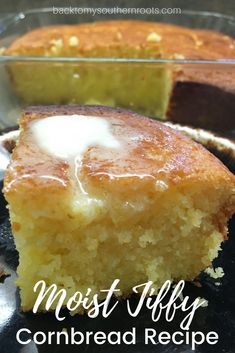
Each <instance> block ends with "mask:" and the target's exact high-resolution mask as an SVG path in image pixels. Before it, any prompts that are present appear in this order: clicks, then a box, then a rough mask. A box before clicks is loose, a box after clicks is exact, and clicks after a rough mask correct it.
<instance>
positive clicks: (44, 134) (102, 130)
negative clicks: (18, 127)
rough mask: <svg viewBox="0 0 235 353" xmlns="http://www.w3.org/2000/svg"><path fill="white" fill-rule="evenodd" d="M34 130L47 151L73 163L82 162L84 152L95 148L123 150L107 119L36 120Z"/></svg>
mask: <svg viewBox="0 0 235 353" xmlns="http://www.w3.org/2000/svg"><path fill="white" fill-rule="evenodd" d="M31 129H32V132H33V135H34V137H35V139H36V142H37V144H38V145H39V147H41V148H42V149H43V150H44V151H46V152H48V153H49V154H51V155H54V156H56V157H59V158H63V159H66V160H68V161H71V159H74V158H75V159H76V160H81V159H82V155H83V153H84V152H85V151H86V150H87V149H88V148H89V147H90V146H95V145H100V146H104V147H107V148H117V147H120V143H119V141H118V140H117V139H116V138H115V137H114V135H113V134H112V132H111V129H110V124H109V123H108V121H107V120H105V119H102V118H100V117H95V116H85V115H70V116H68V115H60V116H50V117H47V118H45V119H43V120H38V121H33V122H32V123H31Z"/></svg>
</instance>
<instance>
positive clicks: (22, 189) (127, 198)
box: [4, 106, 234, 310]
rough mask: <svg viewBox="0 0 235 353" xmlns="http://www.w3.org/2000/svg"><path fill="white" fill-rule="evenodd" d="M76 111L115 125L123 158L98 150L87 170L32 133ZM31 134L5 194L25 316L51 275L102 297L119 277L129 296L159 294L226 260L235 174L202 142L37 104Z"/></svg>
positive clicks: (25, 129)
mask: <svg viewBox="0 0 235 353" xmlns="http://www.w3.org/2000/svg"><path fill="white" fill-rule="evenodd" d="M73 114H77V115H87V116H95V117H99V118H102V119H105V120H107V121H108V122H109V124H110V126H111V130H112V134H113V135H114V137H115V139H117V140H118V141H119V142H120V145H121V146H123V147H121V149H119V150H118V153H117V151H116V150H115V149H110V148H105V147H102V146H92V147H89V148H88V150H87V151H86V152H85V153H84V155H83V159H82V163H81V164H80V168H79V171H77V174H74V164H71V162H70V163H68V162H67V161H64V160H63V159H61V158H57V157H55V156H52V155H47V154H46V153H45V152H44V151H42V150H41V149H40V148H39V146H37V144H36V143H35V140H34V139H33V138H32V133H31V128H30V126H31V122H32V121H34V120H35V121H36V120H42V119H44V118H46V117H48V116H53V115H73ZM81 119H82V117H81ZM21 129H22V132H21V137H20V140H19V143H18V145H17V147H16V148H15V150H14V153H13V159H12V162H11V164H10V166H9V168H8V170H7V172H6V178H5V182H4V192H5V196H6V199H7V200H8V202H9V205H10V217H11V223H12V229H13V232H14V236H15V241H16V246H17V249H18V251H19V253H20V265H19V268H18V280H17V283H18V285H19V287H20V289H21V292H20V293H21V302H22V306H23V309H24V310H30V308H32V306H33V304H34V301H35V293H33V292H32V287H33V285H34V284H35V282H37V281H38V280H41V279H44V280H45V281H46V283H47V285H48V286H49V285H50V284H52V283H56V284H57V285H58V288H59V289H60V288H66V290H67V293H68V295H69V296H71V295H72V294H73V293H74V292H76V290H77V289H78V288H79V290H80V291H81V292H82V293H86V290H87V288H88V287H90V288H91V289H92V291H93V292H95V293H98V292H99V290H100V289H102V288H108V287H109V286H110V284H111V283H112V282H113V280H114V279H115V278H119V279H120V289H121V294H122V295H127V294H128V293H130V291H131V288H132V287H133V286H134V285H136V284H140V283H145V282H146V281H147V280H152V281H153V282H154V286H155V288H159V286H160V285H162V284H163V282H164V281H165V280H167V279H172V280H178V279H186V280H187V279H189V280H192V279H193V278H195V276H197V275H198V273H199V272H200V271H201V270H203V269H204V268H206V267H208V266H209V265H210V263H211V261H212V260H213V259H214V258H215V257H216V256H217V253H218V251H219V249H220V244H221V242H222V241H223V239H224V237H225V236H226V223H227V219H228V217H229V216H230V215H231V214H232V213H233V212H234V199H233V198H232V194H233V193H234V176H233V175H232V174H231V173H230V172H229V171H228V170H227V169H226V168H225V167H224V166H223V165H222V164H221V163H220V162H219V161H218V160H217V159H216V158H215V157H214V156H212V155H211V154H210V153H209V152H207V151H206V150H204V149H203V148H202V147H201V146H199V145H197V144H196V143H194V142H192V141H191V140H189V139H188V138H186V137H184V136H182V135H181V134H179V133H177V132H176V131H174V130H172V129H170V128H167V127H166V126H164V125H162V124H160V123H158V122H156V121H152V120H150V119H146V118H144V117H141V116H139V115H137V114H134V113H131V112H128V111H125V110H121V109H116V110H114V109H111V108H107V107H94V106H93V107H89V106H80V107H79V106H69V107H57V106H55V107H33V108H30V109H29V110H27V111H26V112H25V113H24V114H23V116H22V119H21ZM81 185H82V187H83V189H84V190H85V191H86V193H85V194H84V192H83V191H82V189H81V187H80V186H81ZM195 244H197V246H195ZM31 254H34V255H33V257H32V256H31Z"/></svg>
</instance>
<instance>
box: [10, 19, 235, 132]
mask: <svg viewBox="0 0 235 353" xmlns="http://www.w3.org/2000/svg"><path fill="white" fill-rule="evenodd" d="M4 55H16V56H33V57H46V58H54V59H55V61H53V62H52V61H50V62H49V61H48V62H37V61H31V62H30V61H28V62H12V63H11V64H9V66H8V68H9V72H10V76H11V80H12V84H13V87H14V90H15V92H16V93H17V95H18V96H20V97H21V98H22V99H23V100H24V101H25V102H26V103H29V104H54V103H55V104H65V103H82V104H84V103H86V104H105V105H111V106H119V107H123V108H130V109H132V110H135V111H138V112H141V113H144V114H146V115H149V116H152V117H159V118H162V119H166V118H168V119H170V120H172V121H175V122H180V123H186V124H187V125H188V124H191V125H194V126H200V127H206V128H216V129H218V128H223V129H229V128H235V123H234V118H233V116H234V114H235V99H234V91H235V73H234V69H233V67H232V66H231V65H226V67H227V69H226V67H225V65H222V66H221V65H215V64H214V65H208V64H205V65H200V64H197V65H194V66H192V65H189V64H187V65H186V64H185V65H183V66H182V65H179V64H177V65H176V64H163V63H158V64H157V63H150V62H149V63H144V64H143V63H131V64H130V63H129V64H125V63H114V62H103V63H102V62H98V61H96V62H89V61H83V62H76V61H71V62H64V61H57V60H56V58H58V57H64V58H68V57H74V58H132V59H176V60H187V59H193V60H196V59H198V60H217V59H235V42H234V39H233V38H231V37H229V36H227V35H224V34H221V33H216V32H213V31H208V30H198V29H189V28H185V27H180V26H175V25H170V24H165V23H157V22H145V21H133V20H126V21H125V20H124V21H121V20H116V21H115V20H113V21H99V22H95V23H83V24H78V25H55V26H48V27H43V28H37V29H35V30H33V31H31V32H29V33H26V34H25V35H23V36H21V37H19V38H17V39H16V40H15V41H14V42H13V43H12V44H11V45H10V47H9V48H7V49H6V50H5V52H4Z"/></svg>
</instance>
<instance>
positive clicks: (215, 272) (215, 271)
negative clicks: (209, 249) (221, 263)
mask: <svg viewBox="0 0 235 353" xmlns="http://www.w3.org/2000/svg"><path fill="white" fill-rule="evenodd" d="M204 272H205V273H206V274H208V275H209V276H210V277H211V278H213V279H218V278H222V277H223V276H224V270H223V268H222V267H216V268H212V267H208V268H206V269H205V271H204Z"/></svg>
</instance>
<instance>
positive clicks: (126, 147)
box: [5, 105, 235, 209]
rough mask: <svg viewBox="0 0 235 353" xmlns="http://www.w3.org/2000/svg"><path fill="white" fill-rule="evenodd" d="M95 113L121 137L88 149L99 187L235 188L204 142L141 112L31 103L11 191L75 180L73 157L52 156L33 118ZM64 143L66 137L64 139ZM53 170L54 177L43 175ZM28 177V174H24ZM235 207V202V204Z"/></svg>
mask: <svg viewBox="0 0 235 353" xmlns="http://www.w3.org/2000/svg"><path fill="white" fill-rule="evenodd" d="M72 114H78V115H91V116H99V117H103V118H104V119H108V121H109V122H110V124H111V126H112V132H113V134H114V136H115V137H116V138H117V139H118V140H119V141H120V143H121V146H122V147H121V149H118V150H117V151H113V150H109V149H105V148H104V147H101V146H95V147H91V148H89V149H88V150H87V152H86V153H85V154H84V158H83V163H82V168H81V171H80V173H81V175H80V176H79V177H81V178H83V179H86V180H88V181H89V183H91V184H92V185H93V186H96V185H99V186H100V185H103V187H104V188H106V189H107V188H108V189H109V188H111V190H114V189H115V186H117V187H122V186H123V187H124V188H125V187H126V186H127V185H128V186H130V185H132V186H133V187H134V186H135V185H136V187H139V185H142V184H143V178H144V180H145V183H144V184H145V185H146V184H149V188H150V189H152V187H153V185H156V181H158V180H162V181H164V182H166V183H167V185H168V186H173V185H176V184H177V185H178V186H179V185H182V186H183V185H188V184H190V183H191V184H192V185H193V184H194V185H195V184H197V183H204V184H205V185H214V187H216V188H218V189H220V188H221V187H225V189H227V190H228V191H230V192H231V190H232V188H234V187H235V177H234V175H233V174H232V173H230V172H229V170H228V169H227V168H226V167H225V166H224V165H223V164H222V163H221V162H220V161H219V160H218V159H217V158H216V157H214V156H213V155H212V154H211V153H209V152H208V151H207V150H206V149H205V148H204V147H202V146H201V145H199V144H197V143H195V142H193V141H192V140H190V139H189V138H187V137H186V136H184V135H182V134H181V133H179V132H177V131H175V130H173V129H171V128H169V127H167V126H165V125H163V124H162V123H159V122H157V121H156V120H151V119H148V118H145V117H143V116H140V115H138V114H136V113H133V112H130V111H127V110H122V109H113V108H109V107H102V106H76V105H75V106H50V107H39V106H37V107H31V108H28V109H27V110H26V111H25V112H24V113H23V115H22V118H21V127H22V129H23V132H22V134H21V140H20V143H19V144H18V146H17V147H16V148H15V150H14V153H13V158H12V162H11V164H10V167H9V168H8V171H7V173H6V178H5V194H9V193H11V192H16V191H17V190H18V188H19V186H20V187H21V186H22V187H23V188H27V189H28V188H32V187H33V188H35V187H37V188H39V190H40V189H42V188H44V189H45V188H50V187H52V186H54V187H55V189H56V188H57V187H58V188H59V189H63V188H64V186H65V187H66V186H67V185H68V184H69V183H70V182H71V180H70V179H71V177H70V176H69V168H68V167H69V166H68V164H67V162H64V161H62V160H59V159H57V158H55V157H51V156H48V155H47V154H46V153H45V152H43V151H41V150H40V149H39V147H38V146H37V145H36V144H35V143H34V141H33V140H32V134H31V130H30V122H31V121H32V120H34V119H43V118H45V117H48V116H53V115H72ZM61 143H63V141H62V142H61ZM43 175H50V176H52V177H53V178H52V179H47V180H46V181H45V179H43ZM24 176H26V177H24ZM232 208H233V209H234V206H233V207H232Z"/></svg>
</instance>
